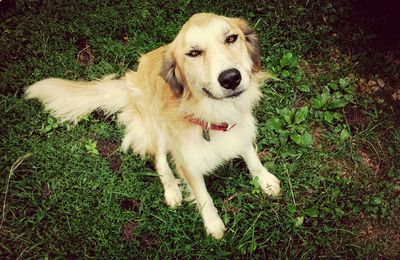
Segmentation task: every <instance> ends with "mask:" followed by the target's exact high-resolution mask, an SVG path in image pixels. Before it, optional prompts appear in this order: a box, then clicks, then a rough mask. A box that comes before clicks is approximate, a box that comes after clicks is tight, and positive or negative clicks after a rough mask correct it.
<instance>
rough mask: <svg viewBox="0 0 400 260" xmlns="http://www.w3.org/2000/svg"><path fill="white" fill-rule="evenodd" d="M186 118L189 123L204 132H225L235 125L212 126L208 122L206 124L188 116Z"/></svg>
mask: <svg viewBox="0 0 400 260" xmlns="http://www.w3.org/2000/svg"><path fill="white" fill-rule="evenodd" d="M186 118H187V120H188V121H189V122H190V123H192V124H195V125H199V126H201V127H202V128H203V129H205V130H216V131H223V132H226V131H229V130H231V129H232V128H233V127H234V126H235V125H236V124H228V123H225V122H223V123H221V124H213V123H209V122H206V121H203V120H201V119H198V118H194V117H191V116H188V117H186Z"/></svg>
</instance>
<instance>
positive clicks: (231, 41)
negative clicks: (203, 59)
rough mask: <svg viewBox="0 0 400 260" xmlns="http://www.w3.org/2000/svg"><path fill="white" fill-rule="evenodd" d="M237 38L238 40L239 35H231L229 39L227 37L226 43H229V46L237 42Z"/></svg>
mask: <svg viewBox="0 0 400 260" xmlns="http://www.w3.org/2000/svg"><path fill="white" fill-rule="evenodd" d="M237 38H238V35H237V34H232V35H229V36H228V37H226V39H225V43H228V44H230V43H234V42H235V41H236V40H237Z"/></svg>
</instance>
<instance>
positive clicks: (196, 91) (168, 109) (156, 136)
mask: <svg viewBox="0 0 400 260" xmlns="http://www.w3.org/2000/svg"><path fill="white" fill-rule="evenodd" d="M267 78H268V74H267V73H266V72H264V71H262V70H261V60H260V55H259V43H258V37H257V35H256V33H255V32H254V30H252V29H251V28H250V27H249V25H248V23H247V22H246V21H245V20H243V19H241V18H228V17H224V16H218V15H215V14H210V13H200V14H195V15H193V16H192V17H191V18H190V19H189V20H188V21H187V22H186V23H185V24H184V25H183V27H182V29H181V30H180V32H179V33H178V35H177V36H176V38H175V39H174V40H173V42H172V43H170V44H168V45H165V46H162V47H160V48H158V49H156V50H154V51H151V52H149V53H147V54H144V55H142V57H141V58H140V60H139V66H138V69H137V71H127V72H126V74H125V76H124V77H122V78H114V76H107V77H105V78H103V79H102V80H99V81H91V82H81V81H70V80H64V79H57V78H49V79H45V80H42V81H39V82H37V83H35V84H34V85H32V86H30V87H28V89H27V90H26V98H28V99H33V98H35V99H38V100H39V101H41V102H42V103H43V104H44V106H45V108H46V109H47V110H49V111H50V112H51V113H52V114H53V115H54V116H55V117H57V118H58V119H59V120H60V121H72V122H77V121H78V120H79V119H80V118H81V117H82V116H83V115H85V114H89V113H91V112H92V111H94V110H96V109H101V110H103V111H105V113H107V114H111V113H119V114H118V121H119V122H120V123H122V124H123V125H124V126H125V136H124V138H123V141H122V145H121V146H122V150H124V151H126V150H128V149H129V148H131V149H132V150H133V151H135V152H137V153H139V154H141V155H144V154H148V155H150V156H151V157H152V158H153V159H154V163H155V167H156V170H157V172H158V174H159V176H160V179H161V183H162V184H163V186H164V191H165V192H164V197H165V202H166V204H167V205H168V206H170V207H177V206H179V205H180V204H181V202H182V192H181V187H180V182H179V181H178V180H177V179H176V177H175V176H174V173H173V172H172V170H171V168H170V166H169V162H168V160H167V155H168V154H171V156H172V159H173V162H174V164H175V168H176V171H177V173H178V174H179V176H180V177H181V178H182V179H183V180H184V181H185V182H186V184H187V186H188V187H189V190H190V192H191V193H192V196H193V198H194V199H195V201H196V205H197V208H198V210H199V212H200V214H201V216H202V219H203V222H204V226H205V228H206V232H207V234H210V235H211V236H213V237H214V238H216V239H220V238H222V236H223V234H224V231H225V229H226V228H225V225H224V222H223V221H222V220H221V218H220V216H219V215H218V210H217V209H216V207H215V206H214V203H213V200H212V198H211V196H210V194H209V193H208V191H207V188H206V185H205V182H204V176H205V175H207V174H209V173H210V172H211V171H212V170H213V169H215V168H216V167H217V166H218V165H221V163H223V162H225V161H227V160H230V159H232V158H235V157H242V158H243V159H244V161H245V163H246V165H247V167H248V169H249V171H250V174H251V176H252V177H253V178H255V177H257V178H258V182H259V184H260V186H261V188H262V190H263V191H264V192H265V193H266V194H268V195H278V194H279V192H280V183H279V180H278V179H277V178H276V177H275V176H274V175H273V174H271V173H269V172H268V170H267V169H266V168H265V167H264V166H263V165H262V164H261V162H260V160H259V158H258V156H257V152H256V150H255V148H254V146H253V142H254V139H255V136H256V125H255V119H254V117H253V115H252V110H253V107H254V105H255V104H256V102H257V101H258V100H259V99H260V97H261V92H260V90H259V85H260V84H261V83H262V82H263V81H265V80H266V79H267Z"/></svg>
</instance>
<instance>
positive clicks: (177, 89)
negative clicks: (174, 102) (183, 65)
mask: <svg viewBox="0 0 400 260" xmlns="http://www.w3.org/2000/svg"><path fill="white" fill-rule="evenodd" d="M176 74H177V66H176V61H175V57H174V56H173V54H172V53H171V52H170V51H168V50H167V51H166V52H165V53H164V56H163V62H162V66H161V72H160V75H161V77H162V78H163V79H164V80H165V82H167V83H168V85H169V86H170V88H171V90H172V92H174V94H175V95H176V96H177V97H180V96H182V94H183V85H182V84H181V83H180V82H179V80H178V78H177V76H176Z"/></svg>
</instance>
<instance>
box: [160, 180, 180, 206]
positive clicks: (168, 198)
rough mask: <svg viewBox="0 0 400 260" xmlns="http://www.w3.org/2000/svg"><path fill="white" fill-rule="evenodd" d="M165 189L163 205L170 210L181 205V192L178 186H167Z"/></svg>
mask: <svg viewBox="0 0 400 260" xmlns="http://www.w3.org/2000/svg"><path fill="white" fill-rule="evenodd" d="M164 188H165V192H164V198H165V203H167V205H168V206H170V207H171V208H176V207H178V206H180V205H181V203H182V192H181V189H180V188H179V186H178V184H176V185H169V186H167V187H164Z"/></svg>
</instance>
